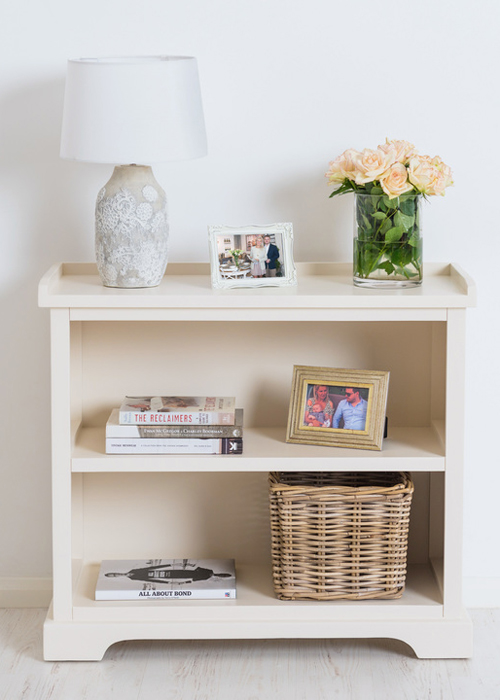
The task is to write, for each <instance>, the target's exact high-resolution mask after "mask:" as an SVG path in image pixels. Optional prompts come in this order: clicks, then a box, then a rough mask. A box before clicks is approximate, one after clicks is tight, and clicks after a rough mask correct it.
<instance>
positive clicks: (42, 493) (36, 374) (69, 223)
mask: <svg viewBox="0 0 500 700" xmlns="http://www.w3.org/2000/svg"><path fill="white" fill-rule="evenodd" d="M63 94H64V80H63V79H62V78H61V79H55V80H53V81H51V82H48V83H37V84H32V85H25V86H24V87H23V88H22V89H21V88H19V89H17V90H16V91H13V92H10V93H7V94H4V95H3V96H1V97H0V115H1V120H0V154H1V157H0V225H1V231H2V234H1V236H0V316H1V322H2V331H3V338H4V342H3V343H2V344H1V345H0V366H1V367H2V368H3V372H2V401H1V402H0V431H1V433H2V434H1V436H0V442H1V445H2V459H1V462H0V480H1V484H2V487H1V488H0V512H1V513H2V517H3V521H4V522H5V523H6V526H5V527H3V528H2V529H1V532H0V551H1V552H2V557H1V561H0V577H1V576H15V577H17V576H45V575H47V574H49V573H50V568H51V567H50V544H49V541H50V432H49V431H50V424H49V420H50V403H49V401H50V384H49V324H48V314H47V312H46V311H44V310H40V309H38V307H37V286H38V282H39V279H40V277H41V275H42V274H43V273H44V272H45V270H46V269H48V267H49V266H50V265H51V264H52V263H54V262H55V261H57V260H63V259H77V260H78V259H85V258H87V259H92V258H91V257H90V256H91V255H92V248H91V247H90V246H91V245H92V243H93V241H92V240H91V239H90V245H89V246H88V250H86V249H85V250H84V247H85V241H84V237H83V236H81V235H78V234H79V233H80V231H78V229H79V228H82V224H81V223H80V224H79V219H78V215H76V216H75V212H74V211H73V205H74V202H73V201H72V198H73V197H74V196H75V193H76V192H78V186H77V185H75V183H74V182H73V179H74V178H75V174H74V172H75V171H74V170H73V168H72V167H71V165H72V164H69V165H70V167H67V164H65V163H63V162H62V161H60V159H59V135H60V124H61V115H62V104H63ZM94 198H95V193H92V194H91V199H94ZM92 213H93V212H92V209H91V211H90V215H89V216H90V218H91V217H92ZM75 229H76V235H73V236H69V235H68V231H75ZM82 241H83V243H82ZM7 524H8V526H7Z"/></svg>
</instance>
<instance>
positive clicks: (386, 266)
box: [379, 260, 396, 275]
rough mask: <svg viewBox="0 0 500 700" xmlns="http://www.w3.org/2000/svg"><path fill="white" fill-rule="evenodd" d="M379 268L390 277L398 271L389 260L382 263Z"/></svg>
mask: <svg viewBox="0 0 500 700" xmlns="http://www.w3.org/2000/svg"><path fill="white" fill-rule="evenodd" d="M379 268H380V269H381V270H385V271H386V272H387V274H388V275H392V273H393V272H394V270H395V269H396V268H395V267H394V265H393V264H392V263H391V262H390V261H389V260H386V261H385V262H383V263H381V264H380V265H379Z"/></svg>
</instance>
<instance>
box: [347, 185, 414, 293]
mask: <svg viewBox="0 0 500 700" xmlns="http://www.w3.org/2000/svg"><path fill="white" fill-rule="evenodd" d="M374 190H376V191H375V192H374ZM421 201H422V195H419V194H413V193H409V194H403V195H401V196H399V197H394V198H393V199H389V197H388V196H387V195H386V194H384V192H383V190H382V189H381V188H376V187H373V188H372V189H371V191H370V193H369V194H366V193H361V192H356V193H355V194H354V265H353V268H354V269H353V276H354V284H355V285H356V286H357V287H368V288H372V289H401V288H405V287H416V286H418V285H420V284H422V272H423V270H422V232H421V227H420V209H421Z"/></svg>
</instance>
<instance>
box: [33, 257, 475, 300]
mask: <svg viewBox="0 0 500 700" xmlns="http://www.w3.org/2000/svg"><path fill="white" fill-rule="evenodd" d="M297 279H298V283H297V286H293V287H258V288H256V287H254V288H236V289H234V288H233V289H213V288H212V285H211V278H210V265H209V263H169V265H168V267H167V271H166V274H165V276H164V278H163V280H162V282H161V284H160V285H159V286H158V287H153V288H149V289H115V288H110V287H104V286H103V285H102V283H101V281H100V278H99V276H98V273H97V268H96V265H95V263H57V264H55V265H53V266H52V267H51V268H50V269H49V270H48V271H47V272H46V274H45V275H44V276H43V278H42V279H41V281H40V285H39V295H38V302H39V306H41V307H48V308H80V309H85V308H86V309H105V308H107V309H110V308H115V309H130V308H143V309H182V308H184V309H188V308H191V309H192V308H206V309H238V308H239V309H263V308H274V309H294V308H295V309H384V308H386V309H389V308H392V309H395V308H399V309H431V308H433V309H445V308H465V307H469V306H474V305H475V303H476V290H475V285H474V282H473V281H472V279H471V278H470V277H469V276H468V275H467V273H466V272H464V271H463V270H462V269H461V268H460V267H459V266H458V265H455V264H444V263H427V264H426V265H425V268H424V280H423V283H422V285H421V286H420V287H415V288H412V289H402V290H395V291H390V290H389V291H388V290H369V289H363V288H359V287H355V286H354V284H353V281H352V265H351V264H350V263H298V264H297Z"/></svg>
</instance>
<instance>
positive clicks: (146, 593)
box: [95, 559, 236, 600]
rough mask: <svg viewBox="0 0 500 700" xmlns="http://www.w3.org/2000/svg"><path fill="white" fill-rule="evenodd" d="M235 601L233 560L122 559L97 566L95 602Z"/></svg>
mask: <svg viewBox="0 0 500 700" xmlns="http://www.w3.org/2000/svg"><path fill="white" fill-rule="evenodd" d="M216 598H217V599H231V598H236V571H235V566H234V559H126V560H120V559H117V560H114V559H113V560H106V561H103V562H102V563H101V568H100V571H99V577H98V579H97V584H96V590H95V599H96V600H195V599H198V600H202V599H206V600H208V599H216Z"/></svg>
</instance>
